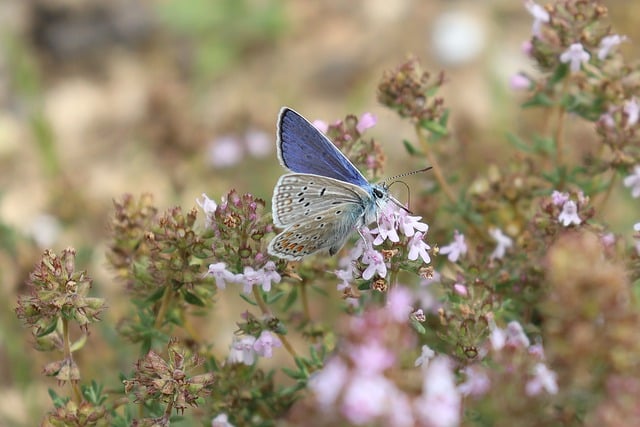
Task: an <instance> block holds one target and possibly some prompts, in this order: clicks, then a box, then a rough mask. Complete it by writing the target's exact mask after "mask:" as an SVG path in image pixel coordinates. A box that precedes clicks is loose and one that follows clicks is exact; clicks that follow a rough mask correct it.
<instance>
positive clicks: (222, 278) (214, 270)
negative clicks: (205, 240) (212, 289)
mask: <svg viewBox="0 0 640 427" xmlns="http://www.w3.org/2000/svg"><path fill="white" fill-rule="evenodd" d="M207 274H210V275H211V276H213V277H214V278H215V279H216V286H217V287H218V289H224V288H226V287H227V282H234V281H235V280H236V275H235V274H233V273H232V272H230V271H229V270H227V264H225V263H224V262H217V263H215V264H209V270H208V271H207Z"/></svg>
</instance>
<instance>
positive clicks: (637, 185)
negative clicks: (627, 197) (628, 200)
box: [623, 165, 640, 199]
mask: <svg viewBox="0 0 640 427" xmlns="http://www.w3.org/2000/svg"><path fill="white" fill-rule="evenodd" d="M623 182H624V186H625V187H629V188H631V197H633V198H634V199H636V198H638V197H640V165H637V166H635V167H634V168H633V173H632V174H631V175H629V176H628V177H626V178H625V179H624V181H623Z"/></svg>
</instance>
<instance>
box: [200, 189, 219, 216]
mask: <svg viewBox="0 0 640 427" xmlns="http://www.w3.org/2000/svg"><path fill="white" fill-rule="evenodd" d="M200 197H201V199H196V203H197V204H198V206H200V208H202V212H204V214H205V215H207V216H209V215H213V214H214V213H216V208H217V207H218V204H217V203H216V202H214V201H213V200H211V199H210V198H209V197H207V195H206V194H205V193H202V195H201V196H200Z"/></svg>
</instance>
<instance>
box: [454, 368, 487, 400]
mask: <svg viewBox="0 0 640 427" xmlns="http://www.w3.org/2000/svg"><path fill="white" fill-rule="evenodd" d="M463 372H464V374H465V376H466V377H467V379H466V381H465V382H463V383H462V384H460V385H459V386H458V391H460V393H461V394H462V395H463V396H482V395H483V394H485V393H486V392H487V391H489V388H491V380H490V379H489V377H488V376H487V374H486V372H485V371H484V370H482V369H480V368H478V367H477V366H473V365H472V366H467V367H466V368H464V369H463Z"/></svg>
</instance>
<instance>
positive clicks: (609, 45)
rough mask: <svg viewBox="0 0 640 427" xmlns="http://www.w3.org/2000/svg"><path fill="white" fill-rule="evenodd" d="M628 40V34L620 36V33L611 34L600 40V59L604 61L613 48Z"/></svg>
mask: <svg viewBox="0 0 640 427" xmlns="http://www.w3.org/2000/svg"><path fill="white" fill-rule="evenodd" d="M626 40H627V37H626V36H620V35H618V34H611V35H609V36H605V37H603V38H602V40H600V48H599V50H598V59H599V60H601V61H604V59H605V58H606V57H607V56H608V55H609V52H610V51H611V49H613V48H614V47H615V46H617V45H619V44H620V43H622V42H623V41H626Z"/></svg>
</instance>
